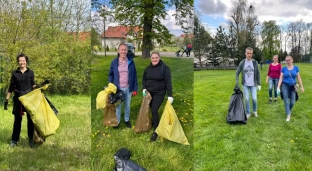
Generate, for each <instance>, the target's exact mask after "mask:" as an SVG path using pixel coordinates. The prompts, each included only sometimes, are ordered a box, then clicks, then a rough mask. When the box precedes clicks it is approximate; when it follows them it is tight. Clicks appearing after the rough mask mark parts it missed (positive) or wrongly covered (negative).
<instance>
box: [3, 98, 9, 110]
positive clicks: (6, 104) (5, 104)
mask: <svg viewBox="0 0 312 171" xmlns="http://www.w3.org/2000/svg"><path fill="white" fill-rule="evenodd" d="M8 104H9V100H8V99H5V101H4V110H8Z"/></svg>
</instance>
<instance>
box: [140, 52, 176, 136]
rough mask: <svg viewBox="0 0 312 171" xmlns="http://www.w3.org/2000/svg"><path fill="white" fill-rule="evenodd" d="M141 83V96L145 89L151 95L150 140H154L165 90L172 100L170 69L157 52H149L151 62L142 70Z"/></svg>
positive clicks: (171, 100)
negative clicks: (151, 127)
mask: <svg viewBox="0 0 312 171" xmlns="http://www.w3.org/2000/svg"><path fill="white" fill-rule="evenodd" d="M142 84H143V96H145V92H146V90H147V91H148V92H149V93H150V94H151V96H152V101H151V103H150V107H151V111H152V125H153V128H154V132H153V135H152V137H151V139H150V140H151V141H155V140H156V139H157V137H158V135H157V133H156V132H155V130H156V128H157V127H158V124H159V115H158V109H159V107H160V106H161V104H162V102H163V101H164V97H165V95H166V92H167V95H168V100H169V101H170V103H172V102H173V98H172V84H171V73H170V69H169V67H168V66H167V65H166V64H165V63H164V62H163V61H162V60H161V59H160V55H159V52H152V53H151V63H150V65H149V66H148V67H146V69H145V70H144V74H143V79H142Z"/></svg>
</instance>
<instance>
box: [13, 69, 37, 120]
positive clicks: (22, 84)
mask: <svg viewBox="0 0 312 171" xmlns="http://www.w3.org/2000/svg"><path fill="white" fill-rule="evenodd" d="M33 85H35V81H34V72H33V71H32V70H30V69H29V68H27V70H26V71H25V72H24V73H22V72H21V71H20V69H19V68H18V69H17V70H14V71H13V72H12V74H11V81H10V86H9V90H8V92H10V93H12V92H14V97H13V102H14V106H13V111H12V114H15V115H18V114H20V112H21V110H22V111H24V112H25V109H24V107H23V105H22V104H21V102H20V101H19V100H18V98H19V97H20V96H22V95H24V94H26V93H28V92H30V91H31V90H32V86H33Z"/></svg>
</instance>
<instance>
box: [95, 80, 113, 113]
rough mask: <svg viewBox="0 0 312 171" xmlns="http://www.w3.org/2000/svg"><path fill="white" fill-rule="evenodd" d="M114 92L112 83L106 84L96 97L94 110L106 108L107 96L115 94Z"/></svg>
mask: <svg viewBox="0 0 312 171" xmlns="http://www.w3.org/2000/svg"><path fill="white" fill-rule="evenodd" d="M116 91H117V87H116V86H115V85H114V84H112V83H108V87H106V88H105V89H104V90H102V91H100V92H99V93H98V95H97V96H96V109H104V108H105V106H106V100H107V96H108V95H109V94H111V93H114V94H115V93H116Z"/></svg>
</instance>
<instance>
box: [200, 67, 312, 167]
mask: <svg viewBox="0 0 312 171" xmlns="http://www.w3.org/2000/svg"><path fill="white" fill-rule="evenodd" d="M298 66H299V68H300V74H301V77H302V80H303V85H304V88H305V93H303V94H302V93H300V94H299V96H300V97H299V100H298V101H297V103H296V104H295V106H294V108H293V110H292V117H291V120H290V122H288V123H287V122H286V121H285V119H286V114H285V109H284V103H283V101H282V100H281V99H280V98H278V102H277V103H275V104H274V103H273V104H268V98H269V94H268V85H267V84H266V83H265V79H266V75H267V69H268V66H267V65H264V67H263V70H261V85H262V90H261V91H260V92H258V115H259V117H258V118H255V117H254V116H253V115H252V116H251V117H250V118H249V120H248V122H247V124H246V125H229V124H227V123H226V120H225V118H226V116H227V113H228V112H227V109H228V105H229V101H230V97H231V95H232V93H233V88H234V86H235V70H218V71H213V70H209V71H196V72H194V113H195V116H194V120H195V123H194V161H195V162H194V166H195V170H201V171H206V170H312V163H311V161H312V153H311V151H312V146H311V138H312V132H311V129H312V116H311V113H312V110H311V109H312V108H311V107H310V106H311V96H312V92H311V91H310V87H311V86H312V79H311V76H310V75H311V73H310V70H309V69H311V64H298ZM251 109H252V105H251Z"/></svg>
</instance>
